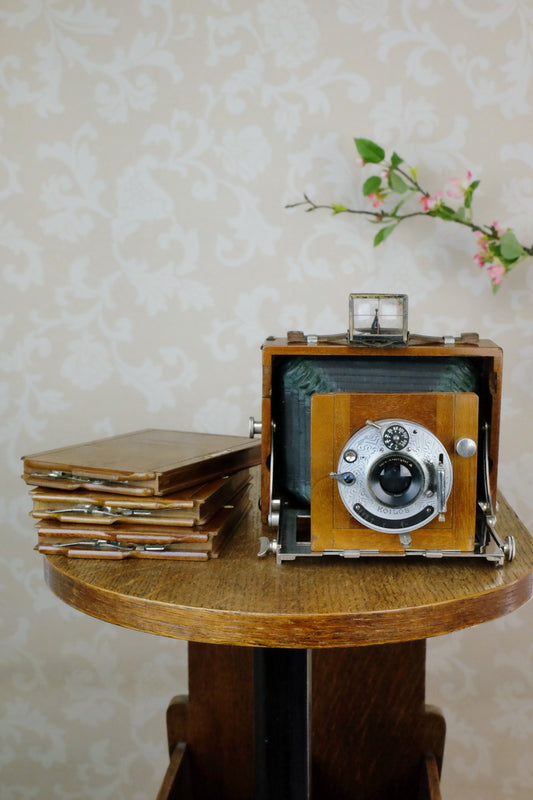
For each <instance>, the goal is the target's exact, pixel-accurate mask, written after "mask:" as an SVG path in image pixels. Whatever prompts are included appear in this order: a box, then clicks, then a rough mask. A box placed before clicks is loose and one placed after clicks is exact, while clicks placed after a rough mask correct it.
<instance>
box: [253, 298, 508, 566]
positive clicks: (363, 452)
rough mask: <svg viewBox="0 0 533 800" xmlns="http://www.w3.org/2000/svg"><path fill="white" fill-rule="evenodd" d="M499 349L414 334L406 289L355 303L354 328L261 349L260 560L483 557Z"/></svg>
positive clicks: (295, 336)
mask: <svg viewBox="0 0 533 800" xmlns="http://www.w3.org/2000/svg"><path fill="white" fill-rule="evenodd" d="M501 380H502V350H501V348H500V347H498V346H497V345H496V344H494V342H492V341H489V340H479V338H478V336H477V335H476V334H463V335H462V336H460V337H457V338H456V337H438V338H429V337H421V336H410V335H409V334H408V332H407V298H406V297H405V295H351V296H350V327H349V330H348V332H347V333H346V334H341V335H338V336H337V335H333V336H305V335H304V334H303V333H301V332H294V331H293V332H290V333H289V334H288V335H287V338H285V339H276V338H271V339H268V340H267V341H266V342H265V343H264V344H263V401H262V423H260V424H258V423H255V421H254V420H251V435H253V433H257V432H259V431H261V436H262V476H261V512H262V519H263V522H264V523H266V524H269V525H271V526H272V527H274V528H276V529H277V536H276V539H275V540H273V541H270V539H269V538H263V539H262V540H261V548H260V555H264V554H265V553H266V552H268V551H269V550H272V551H274V552H275V553H276V555H277V560H278V562H282V561H285V560H293V559H294V558H296V556H317V555H339V556H344V557H351V558H357V557H362V556H407V555H418V556H426V557H434V558H439V557H443V556H471V557H473V556H474V557H483V558H486V559H488V560H490V561H494V562H495V563H497V564H499V565H501V564H502V563H503V562H504V561H505V560H506V559H507V560H510V559H512V557H513V555H514V542H513V541H512V540H510V539H509V540H506V541H501V540H500V539H499V537H498V535H497V533H496V531H495V528H494V525H495V508H496V485H497V465H498V443H499V426H500V402H501Z"/></svg>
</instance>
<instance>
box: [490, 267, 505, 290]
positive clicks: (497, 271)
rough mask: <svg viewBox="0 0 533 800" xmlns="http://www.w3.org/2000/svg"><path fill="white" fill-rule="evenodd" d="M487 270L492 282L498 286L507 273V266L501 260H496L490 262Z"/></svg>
mask: <svg viewBox="0 0 533 800" xmlns="http://www.w3.org/2000/svg"><path fill="white" fill-rule="evenodd" d="M487 272H488V274H489V277H490V279H491V282H492V284H493V285H494V286H496V285H497V284H498V283H500V281H501V279H502V278H503V276H504V275H505V267H504V266H503V264H501V263H500V262H496V263H495V264H490V265H489V266H488V267H487Z"/></svg>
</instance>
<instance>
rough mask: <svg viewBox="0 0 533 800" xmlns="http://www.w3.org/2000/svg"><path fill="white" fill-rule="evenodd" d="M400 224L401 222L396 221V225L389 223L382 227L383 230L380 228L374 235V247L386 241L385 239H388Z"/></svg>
mask: <svg viewBox="0 0 533 800" xmlns="http://www.w3.org/2000/svg"><path fill="white" fill-rule="evenodd" d="M399 224H400V223H399V222H395V223H394V225H387V226H386V227H385V228H381V230H379V231H378V232H377V233H376V235H375V236H374V247H377V246H378V244H381V242H384V241H385V239H387V238H388V237H389V236H390V235H391V233H392V232H393V230H395V229H396V228H397V227H398V225H399Z"/></svg>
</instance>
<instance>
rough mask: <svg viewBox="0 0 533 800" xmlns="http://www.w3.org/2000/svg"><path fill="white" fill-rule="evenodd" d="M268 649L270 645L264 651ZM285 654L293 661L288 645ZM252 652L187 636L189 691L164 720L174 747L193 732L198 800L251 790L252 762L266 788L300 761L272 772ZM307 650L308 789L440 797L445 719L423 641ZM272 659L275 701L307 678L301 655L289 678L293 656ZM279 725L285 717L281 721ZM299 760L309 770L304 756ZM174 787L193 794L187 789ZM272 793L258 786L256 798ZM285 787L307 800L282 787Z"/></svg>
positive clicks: (365, 798)
mask: <svg viewBox="0 0 533 800" xmlns="http://www.w3.org/2000/svg"><path fill="white" fill-rule="evenodd" d="M289 652H292V653H294V652H295V651H289ZM301 653H305V651H301ZM270 654H271V651H269V650H267V651H265V652H264V653H263V655H266V659H267V661H268V659H269V658H270ZM273 657H274V656H273ZM285 657H286V658H289V661H290V657H289V654H288V653H286V654H285ZM254 658H255V656H254V651H253V649H252V648H246V647H232V646H226V645H203V644H195V643H190V644H189V696H188V698H175V700H174V701H173V702H172V703H171V705H170V707H169V711H168V716H167V727H168V738H169V750H170V752H171V753H174V751H175V748H176V746H177V745H178V744H179V742H185V741H186V742H187V755H188V756H189V762H190V770H191V776H192V778H191V781H192V784H193V787H194V792H193V794H192V795H191V796H192V797H193V798H194V800H215V798H216V800H249V798H250V797H253V796H254V791H255V788H256V784H257V783H259V785H258V786H257V792H258V793H260V792H261V791H262V788H261V787H262V786H263V780H262V779H260V780H259V781H256V779H255V777H254V772H255V773H256V774H257V776H258V777H259V775H260V772H261V771H263V777H264V780H265V783H266V789H265V791H270V790H271V789H272V787H273V784H272V783H267V781H268V782H270V781H271V780H274V781H275V784H274V788H275V785H279V783H276V782H279V781H283V780H285V778H286V775H287V765H289V773H290V770H291V766H290V765H291V764H292V766H293V767H294V762H293V761H291V759H292V756H291V757H290V758H289V760H287V759H285V761H284V764H285V766H284V767H283V768H282V770H281V772H280V774H279V775H278V776H277V777H275V778H274V779H271V776H270V772H271V765H270V760H271V758H273V754H274V750H270V749H269V747H267V748H266V749H265V750H263V752H262V753H259V754H258V753H257V752H256V748H255V746H254V725H255V724H257V718H256V716H255V714H254ZM281 658H282V660H283V658H284V657H283V656H282V657H281ZM304 658H306V657H305V656H304ZM310 659H311V678H310V686H311V695H312V699H311V703H310V706H308V707H310V720H311V726H310V727H311V733H310V747H309V750H310V753H311V779H310V782H309V784H308V786H307V789H309V794H310V796H312V798H313V800H329V799H330V798H332V797H335V799H336V800H356V798H357V800H421V799H422V798H423V799H424V800H426V798H427V800H439V794H440V792H439V788H438V779H439V774H440V769H441V764H442V756H443V751H444V739H445V723H444V718H443V717H442V715H441V714H440V712H439V711H438V710H437V709H434V708H432V707H429V706H426V705H425V642H424V641H423V640H422V641H417V642H407V643H400V644H387V645H380V646H368V647H360V648H335V649H332V650H329V649H328V650H313V651H311V652H310ZM267 661H265V660H263V665H262V666H260V667H259V669H260V670H261V669H264V668H265V666H266V663H267ZM275 663H276V662H271V667H270V668H269V675H271V677H274V680H273V681H271V686H272V687H273V691H274V693H275V694H276V682H277V684H278V687H279V696H278V697H277V701H280V702H283V701H282V697H283V693H284V692H285V693H286V692H287V690H289V691H290V689H288V687H290V686H291V684H294V680H295V679H296V682H297V683H298V682H299V681H300V677H298V676H301V675H302V662H300V670H299V671H298V669H297V670H296V672H295V673H294V674H293V675H292V678H291V677H290V676H288V675H287V674H286V672H287V669H288V667H287V665H285V666H283V667H282V666H281V662H280V661H278V662H277V666H275V669H273V668H272V664H275ZM256 679H257V680H256V683H257V687H256V688H259V686H260V682H261V676H260V674H259V673H257V665H256ZM300 689H301V687H300ZM269 691H270V689H269ZM275 699H276V698H275ZM300 700H302V697H301V695H300ZM278 705H279V703H278ZM304 705H306V702H304ZM256 713H257V711H256ZM259 713H262V712H259ZM269 724H271V723H269ZM303 724H304V723H302V718H300V721H299V722H298V723H297V725H296V727H295V731H298V730H299V731H300V734H298V735H296V733H295V732H294V731H293V733H292V734H291V736H292V739H293V744H294V743H295V742H294V737H295V736H296V740H297V741H296V745H297V746H299V744H301V739H302V736H305V733H302V725H303ZM279 730H283V722H279V721H278V731H279ZM276 736H277V734H276ZM289 741H290V737H289ZM256 759H257V761H258V763H257V767H256V768H255V767H254V762H255V761H256ZM261 759H262V761H261ZM295 769H296V771H298V770H300V771H302V770H304V772H305V769H306V767H305V765H304V766H302V761H301V758H300V759H299V760H297V762H296V767H295ZM300 774H304V773H302V772H300ZM284 776H285V777H284ZM301 785H302V786H305V778H304V779H303V781H302V784H301ZM307 789H306V791H307ZM168 796H169V797H177V798H179V800H189V796H188V795H186V794H184V795H182V794H179V795H171V794H169V795H168ZM273 796H275V795H272V794H270V795H268V794H266V795H261V794H258V798H259V800H266V798H267V797H273ZM278 797H279V798H282V797H283V799H284V800H286V798H291V800H296V799H297V798H298V800H300V796H299V795H297V794H294V795H291V794H288V793H284V792H280V793H279V794H278ZM158 800H159V798H158ZM161 800H162V798H161Z"/></svg>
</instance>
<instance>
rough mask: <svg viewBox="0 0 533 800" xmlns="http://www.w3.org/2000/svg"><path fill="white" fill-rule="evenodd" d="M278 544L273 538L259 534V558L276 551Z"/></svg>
mask: <svg viewBox="0 0 533 800" xmlns="http://www.w3.org/2000/svg"><path fill="white" fill-rule="evenodd" d="M278 550H279V545H278V543H277V541H276V540H275V539H269V538H268V536H261V537H260V538H259V552H258V553H257V555H258V557H259V558H264V557H265V556H266V555H268V553H277V552H278Z"/></svg>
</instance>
